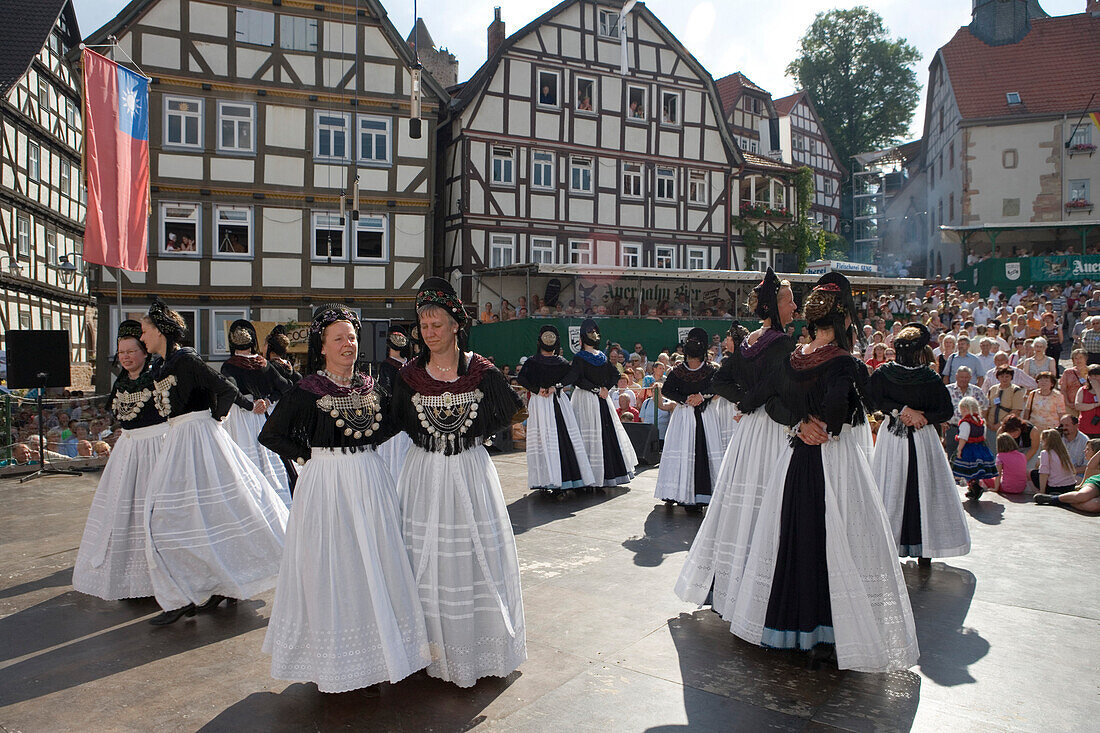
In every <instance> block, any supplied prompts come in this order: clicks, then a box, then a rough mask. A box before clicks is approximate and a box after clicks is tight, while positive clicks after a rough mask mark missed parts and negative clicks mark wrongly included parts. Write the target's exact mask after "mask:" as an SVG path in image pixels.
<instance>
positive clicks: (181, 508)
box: [141, 300, 287, 626]
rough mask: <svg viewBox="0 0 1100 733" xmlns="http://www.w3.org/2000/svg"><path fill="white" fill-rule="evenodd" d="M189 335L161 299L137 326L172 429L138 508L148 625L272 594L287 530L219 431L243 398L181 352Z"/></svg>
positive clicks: (281, 511)
mask: <svg viewBox="0 0 1100 733" xmlns="http://www.w3.org/2000/svg"><path fill="white" fill-rule="evenodd" d="M186 333H187V327H186V325H185V324H184V321H183V318H182V317H181V316H180V315H179V314H178V313H176V312H175V311H172V310H169V309H168V308H167V306H165V305H164V303H162V302H161V301H160V300H155V301H154V302H153V305H152V307H151V308H149V314H148V315H147V316H145V318H144V319H143V320H142V335H141V340H142V341H143V342H144V343H145V346H146V348H147V349H148V350H149V351H150V352H151V353H153V354H156V355H158V356H160V357H162V361H159V362H157V363H156V365H155V366H154V367H153V372H152V377H153V404H154V406H155V407H156V410H157V412H158V413H159V414H160V415H161V416H163V417H167V418H168V424H169V429H168V436H167V437H166V438H165V444H164V448H163V450H162V451H161V454H160V457H159V458H158V459H157V464H156V466H155V467H154V469H153V475H154V476H156V477H158V480H157V481H156V483H154V484H153V486H152V487H151V489H150V492H149V498H148V500H147V505H146V510H145V513H146V535H145V540H146V548H145V553H146V558H147V560H148V562H149V570H150V573H151V575H152V579H153V591H154V595H155V596H156V599H157V603H158V604H160V607H161V608H162V609H164V613H161V614H160V615H159V616H157V617H156V618H154V619H152V620H151V621H150V623H151V624H153V625H155V626H163V625H166V624H171V623H175V622H176V621H178V620H179V619H180V618H181V617H183V616H193V615H195V611H196V610H212V609H214V608H217V606H218V604H220V603H221V602H222V601H226V602H227V604H230V605H231V604H233V603H235V602H236V599H240V598H251V597H252V596H255V595H257V594H259V593H263V592H264V591H266V590H269V589H271V588H272V587H273V586H274V585H275V579H276V577H277V576H278V574H279V558H280V557H281V555H282V552H283V539H284V534H285V531H286V520H287V508H286V504H284V503H283V501H282V500H281V499H280V498H279V495H278V494H277V493H276V492H275V488H274V487H273V486H272V485H271V484H270V483H269V482H268V480H267V479H266V478H264V476H263V474H262V473H260V471H259V469H257V468H256V466H255V464H253V463H252V461H250V460H249V458H248V456H247V455H245V453H244V452H243V451H242V450H241V449H240V448H239V447H237V444H236V443H234V442H233V440H232V439H231V438H230V437H229V433H227V432H226V431H225V429H224V428H223V427H222V425H221V420H223V419H224V418H225V416H226V414H228V412H229V408H230V407H231V406H232V405H233V404H234V402H235V401H236V400H237V399H238V398H239V397H240V393H239V392H238V391H237V389H236V387H234V386H233V384H232V383H231V382H230V381H229V380H228V379H226V378H225V377H223V376H222V375H220V374H218V373H217V372H215V371H214V370H213V369H211V368H210V367H209V366H207V365H206V363H205V362H203V360H202V359H201V358H199V355H198V354H197V353H196V352H195V350H194V349H192V348H189V347H181V346H180V342H181V341H182V340H183V338H184V336H185V335H186ZM249 407H251V405H249ZM204 601H205V603H204ZM196 604H202V605H201V606H198V607H197V606H196Z"/></svg>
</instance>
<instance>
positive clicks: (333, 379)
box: [317, 369, 355, 387]
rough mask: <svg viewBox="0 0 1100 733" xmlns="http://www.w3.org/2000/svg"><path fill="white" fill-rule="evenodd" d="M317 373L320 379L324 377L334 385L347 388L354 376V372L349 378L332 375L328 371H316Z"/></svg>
mask: <svg viewBox="0 0 1100 733" xmlns="http://www.w3.org/2000/svg"><path fill="white" fill-rule="evenodd" d="M317 371H318V373H319V374H320V375H321V376H322V377H325V378H326V379H328V380H329V381H331V382H334V383H335V384H339V385H340V386H342V387H347V386H349V385H350V384H351V380H352V378H353V377H354V375H355V372H354V371H353V372H352V376H351V377H341V376H340V375H338V374H333V373H332V372H330V371H328V370H327V369H318V370H317Z"/></svg>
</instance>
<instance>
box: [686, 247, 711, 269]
mask: <svg viewBox="0 0 1100 733" xmlns="http://www.w3.org/2000/svg"><path fill="white" fill-rule="evenodd" d="M687 258H688V269H689V270H705V269H707V268H708V267H710V265H709V263H708V262H707V259H708V258H707V250H706V248H704V247H688V251H687Z"/></svg>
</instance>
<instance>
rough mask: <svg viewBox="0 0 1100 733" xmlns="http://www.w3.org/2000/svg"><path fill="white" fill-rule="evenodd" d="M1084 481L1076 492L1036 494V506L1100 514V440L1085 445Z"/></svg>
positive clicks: (1093, 440) (1094, 439) (1095, 439)
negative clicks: (1067, 508) (1065, 508)
mask: <svg viewBox="0 0 1100 733" xmlns="http://www.w3.org/2000/svg"><path fill="white" fill-rule="evenodd" d="M1085 460H1086V461H1088V465H1087V466H1086V467H1085V480H1084V481H1082V482H1081V488H1080V489H1078V490H1077V491H1068V492H1066V493H1064V494H1061V495H1053V494H1036V495H1035V503H1036V504H1050V505H1052V506H1064V507H1072V508H1074V509H1077V510H1078V511H1082V512H1088V513H1089V514H1097V513H1100V438H1093V439H1092V440H1090V441H1089V442H1088V443H1086V444H1085Z"/></svg>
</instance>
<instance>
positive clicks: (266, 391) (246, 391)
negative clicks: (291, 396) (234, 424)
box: [221, 360, 294, 408]
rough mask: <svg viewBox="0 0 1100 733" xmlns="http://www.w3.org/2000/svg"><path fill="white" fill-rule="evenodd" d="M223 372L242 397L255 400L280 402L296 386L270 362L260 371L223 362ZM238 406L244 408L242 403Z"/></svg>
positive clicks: (230, 361) (230, 362) (231, 362)
mask: <svg viewBox="0 0 1100 733" xmlns="http://www.w3.org/2000/svg"><path fill="white" fill-rule="evenodd" d="M221 371H222V376H224V377H227V378H229V379H231V380H233V384H235V385H236V387H237V389H238V391H240V393H241V394H242V395H250V396H251V397H252V398H253V399H261V398H262V399H265V400H267V401H268V402H278V401H279V400H280V399H281V398H282V396H283V395H284V394H286V393H287V391H289V390H290V388H291V387H292V386H294V385H293V383H292V382H291V381H290V380H289V379H287V378H286V377H284V376H283V374H282V373H281V372H280V371H279V370H278V369H276V368H275V367H274V366H273V364H272V362H270V361H269V362H267V363H265V364H264V365H263V366H262V367H260V368H259V369H249V368H246V367H243V366H238V365H237V364H234V363H233V361H232V360H229V361H225V362H222V369H221ZM237 404H239V405H241V407H242V408H243V407H244V405H243V404H241V403H240V402H238V403H237Z"/></svg>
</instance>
